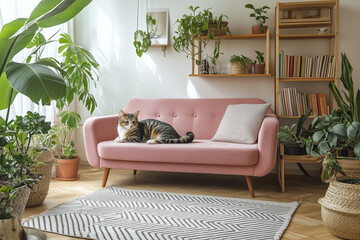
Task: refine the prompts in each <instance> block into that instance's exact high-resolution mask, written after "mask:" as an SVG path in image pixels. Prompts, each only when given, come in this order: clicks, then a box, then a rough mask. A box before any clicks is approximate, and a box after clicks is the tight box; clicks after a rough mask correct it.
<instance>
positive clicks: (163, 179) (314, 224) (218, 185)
mask: <svg viewBox="0 0 360 240" xmlns="http://www.w3.org/2000/svg"><path fill="white" fill-rule="evenodd" d="M102 175H103V170H102V169H96V168H92V167H88V166H81V169H80V179H79V180H78V181H74V182H62V181H57V180H52V182H51V184H50V190H49V195H48V196H47V198H46V200H45V202H44V203H43V205H41V206H38V207H33V208H27V209H26V210H25V214H24V217H29V216H32V215H34V214H39V213H41V212H43V211H45V210H48V209H50V208H53V207H55V206H57V205H58V204H61V203H63V202H66V201H69V200H70V199H73V198H75V197H79V196H83V195H86V194H89V193H92V192H94V191H96V190H98V189H100V188H101V181H102ZM285 180H286V186H285V191H286V192H285V193H281V192H280V188H279V185H278V182H277V179H276V175H275V174H269V175H268V176H265V177H262V178H253V182H254V189H255V195H256V199H257V200H268V201H280V202H291V201H300V202H302V204H301V205H300V207H299V208H298V209H297V211H296V212H295V215H294V216H293V218H292V221H291V223H290V225H289V227H288V229H287V230H286V232H285V233H284V235H283V237H282V239H327V240H331V239H338V238H336V237H334V236H333V235H331V233H330V232H329V231H328V230H327V229H326V228H325V226H324V225H323V224H322V221H321V214H320V206H319V204H318V203H317V200H318V199H319V198H320V197H322V196H324V193H325V191H326V188H327V184H322V183H321V182H320V179H319V178H315V179H313V180H309V179H307V178H306V177H305V176H303V175H290V174H287V175H286V176H285ZM110 185H115V186H121V187H125V188H131V189H146V190H155V191H165V192H175V193H188V194H204V195H213V196H223V197H236V198H250V195H249V191H248V189H247V185H246V181H245V177H242V176H226V175H211V174H188V173H167V172H146V171H138V173H137V175H133V174H132V171H130V170H117V169H112V170H111V171H110V175H109V180H108V184H107V186H110ZM259 227H261V226H259ZM47 236H48V239H51V240H55V239H78V238H70V237H66V236H61V235H56V234H50V233H48V234H47Z"/></svg>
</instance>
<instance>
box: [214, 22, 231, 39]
mask: <svg viewBox="0 0 360 240" xmlns="http://www.w3.org/2000/svg"><path fill="white" fill-rule="evenodd" d="M228 24H229V22H226V21H222V22H221V25H220V29H218V25H217V23H210V24H209V32H210V34H211V35H213V36H223V35H226V32H227V25H228Z"/></svg>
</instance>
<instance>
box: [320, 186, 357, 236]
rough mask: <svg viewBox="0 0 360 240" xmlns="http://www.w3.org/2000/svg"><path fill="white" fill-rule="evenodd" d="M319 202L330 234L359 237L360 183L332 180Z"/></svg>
mask: <svg viewBox="0 0 360 240" xmlns="http://www.w3.org/2000/svg"><path fill="white" fill-rule="evenodd" d="M319 203H320V205H321V216H322V220H323V222H324V224H325V226H326V227H327V228H328V229H329V230H330V232H331V233H332V234H334V235H336V236H338V237H341V238H346V239H360V228H359V226H360V185H356V184H348V183H342V182H338V181H334V180H332V181H331V182H330V185H329V188H328V190H327V191H326V194H325V197H323V198H320V199H319Z"/></svg>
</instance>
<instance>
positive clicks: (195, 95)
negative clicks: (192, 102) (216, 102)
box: [186, 79, 200, 98]
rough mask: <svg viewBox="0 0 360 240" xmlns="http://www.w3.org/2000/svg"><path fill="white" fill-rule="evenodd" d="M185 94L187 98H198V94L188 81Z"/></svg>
mask: <svg viewBox="0 0 360 240" xmlns="http://www.w3.org/2000/svg"><path fill="white" fill-rule="evenodd" d="M186 93H187V95H188V97H189V98H200V96H199V94H198V93H197V91H196V88H195V86H194V84H193V83H192V82H191V81H190V79H188V81H187V86H186Z"/></svg>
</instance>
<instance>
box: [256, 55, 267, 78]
mask: <svg viewBox="0 0 360 240" xmlns="http://www.w3.org/2000/svg"><path fill="white" fill-rule="evenodd" d="M255 53H256V59H257V63H255V64H254V73H255V74H264V72H265V59H264V52H260V51H255Z"/></svg>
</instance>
